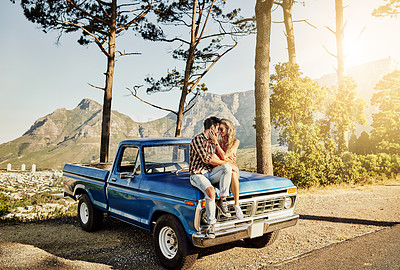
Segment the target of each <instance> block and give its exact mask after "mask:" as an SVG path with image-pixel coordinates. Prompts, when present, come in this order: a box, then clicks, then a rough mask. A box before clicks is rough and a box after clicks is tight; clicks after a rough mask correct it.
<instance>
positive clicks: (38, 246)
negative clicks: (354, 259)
mask: <svg viewBox="0 0 400 270" xmlns="http://www.w3.org/2000/svg"><path fill="white" fill-rule="evenodd" d="M399 199H400V183H399V182H395V183H393V184H390V185H374V186H371V185H369V186H357V187H346V188H328V189H324V190H322V189H319V190H314V191H307V192H300V195H299V196H298V200H297V202H296V204H297V205H296V211H295V212H296V213H298V214H300V217H301V218H300V220H299V222H298V224H297V225H296V226H295V227H292V228H288V229H285V230H282V231H281V232H280V235H279V237H278V240H277V241H276V242H275V243H274V244H273V245H271V246H269V247H265V248H261V249H255V248H249V247H247V246H246V245H245V244H244V242H243V241H238V242H235V243H229V244H226V245H222V246H218V247H213V248H209V249H207V250H203V251H202V252H201V253H200V256H199V259H198V261H197V262H196V264H195V265H194V267H193V269H269V268H274V266H276V265H277V264H279V263H281V262H282V261H285V260H288V259H290V258H293V257H295V256H299V255H301V254H304V253H307V252H311V251H313V250H317V249H320V248H322V247H325V246H328V245H330V244H333V243H337V242H340V241H345V240H347V239H351V238H354V237H356V236H360V235H364V234H367V233H370V232H374V231H377V230H381V229H385V228H388V227H391V226H393V225H395V224H399V223H400V204H399ZM151 241H152V236H151V234H150V233H148V232H146V231H143V230H141V229H138V228H135V227H133V226H130V225H127V224H124V223H122V222H119V221H115V220H112V219H106V221H105V225H104V228H103V229H102V230H100V231H98V232H95V233H87V232H84V231H83V230H81V229H80V227H79V226H78V224H77V222H76V220H75V219H72V218H71V219H62V220H51V221H45V222H42V223H39V224H34V223H31V224H20V225H4V224H3V225H0V269H28V268H29V269H160V266H159V265H158V263H157V259H156V257H155V254H154V251H153V247H152V243H151Z"/></svg>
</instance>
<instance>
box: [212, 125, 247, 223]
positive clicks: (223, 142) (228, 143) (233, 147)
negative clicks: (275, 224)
mask: <svg viewBox="0 0 400 270" xmlns="http://www.w3.org/2000/svg"><path fill="white" fill-rule="evenodd" d="M218 132H219V134H220V136H221V137H220V139H219V140H218V141H217V142H215V144H216V150H217V151H216V152H217V154H218V157H219V158H220V159H222V160H226V161H228V162H229V164H230V165H231V166H232V180H231V190H232V194H233V198H234V200H235V204H234V208H235V212H236V217H237V218H238V219H242V218H243V212H242V209H240V206H239V169H238V167H237V165H236V152H237V149H238V147H239V143H240V141H239V140H238V139H236V129H235V127H234V126H233V124H232V122H231V121H229V120H228V119H221V124H220V125H219V129H218Z"/></svg>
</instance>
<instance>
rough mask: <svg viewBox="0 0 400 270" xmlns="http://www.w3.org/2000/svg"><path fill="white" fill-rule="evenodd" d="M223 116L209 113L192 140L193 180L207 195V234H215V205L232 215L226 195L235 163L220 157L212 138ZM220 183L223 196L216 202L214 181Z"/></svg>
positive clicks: (227, 214)
mask: <svg viewBox="0 0 400 270" xmlns="http://www.w3.org/2000/svg"><path fill="white" fill-rule="evenodd" d="M219 124H220V119H218V118H217V117H210V118H207V119H206V120H205V121H204V131H203V132H202V133H200V134H198V135H196V136H195V137H194V138H193V140H192V142H191V143H190V165H189V172H190V183H191V184H192V185H193V186H194V187H196V188H198V189H200V190H201V191H202V192H203V193H204V196H205V206H206V214H207V221H208V224H209V227H208V229H207V230H206V236H207V237H209V238H215V223H216V222H217V221H216V218H215V207H216V205H217V207H218V209H219V210H220V211H221V214H223V215H224V216H226V217H230V216H231V214H230V213H229V212H228V204H227V202H226V197H227V196H229V187H230V184H231V177H232V167H231V166H230V165H229V164H228V161H224V160H221V159H219V158H218V156H217V155H216V150H215V148H216V145H215V144H214V142H213V140H212V139H213V138H214V141H215V137H216V134H217V131H218V127H219ZM216 183H219V190H220V194H219V195H220V196H219V197H220V199H219V200H218V201H217V203H216V202H215V189H214V187H213V185H212V184H216Z"/></svg>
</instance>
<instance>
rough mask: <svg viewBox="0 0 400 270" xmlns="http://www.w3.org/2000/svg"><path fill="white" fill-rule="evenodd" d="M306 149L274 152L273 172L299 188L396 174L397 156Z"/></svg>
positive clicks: (398, 168) (399, 169)
mask: <svg viewBox="0 0 400 270" xmlns="http://www.w3.org/2000/svg"><path fill="white" fill-rule="evenodd" d="M308 150H312V151H304V152H302V153H301V154H298V153H294V152H291V151H288V152H276V153H274V154H273V156H272V158H273V165H274V174H275V175H276V176H280V177H285V178H289V179H291V180H292V181H293V183H294V184H295V185H296V186H299V187H310V186H326V185H330V184H339V183H357V182H361V181H364V180H365V179H366V178H371V177H382V178H395V177H396V175H398V174H400V156H398V155H389V154H385V153H381V154H377V155H372V154H370V155H357V154H354V153H344V154H337V153H336V152H335V151H329V149H328V150H327V149H324V148H323V147H322V146H320V145H315V146H313V147H312V149H308ZM331 150H332V149H331Z"/></svg>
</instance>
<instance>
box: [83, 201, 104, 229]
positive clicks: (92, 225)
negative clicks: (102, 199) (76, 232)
mask: <svg viewBox="0 0 400 270" xmlns="http://www.w3.org/2000/svg"><path fill="white" fill-rule="evenodd" d="M78 221H79V224H80V225H81V227H82V229H83V230H85V231H87V232H93V231H96V230H98V229H99V228H101V226H102V225H103V213H102V212H100V211H99V210H97V209H96V208H94V206H93V204H92V201H91V200H90V198H89V196H88V195H87V194H83V195H82V196H81V197H80V198H79V203H78Z"/></svg>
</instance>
